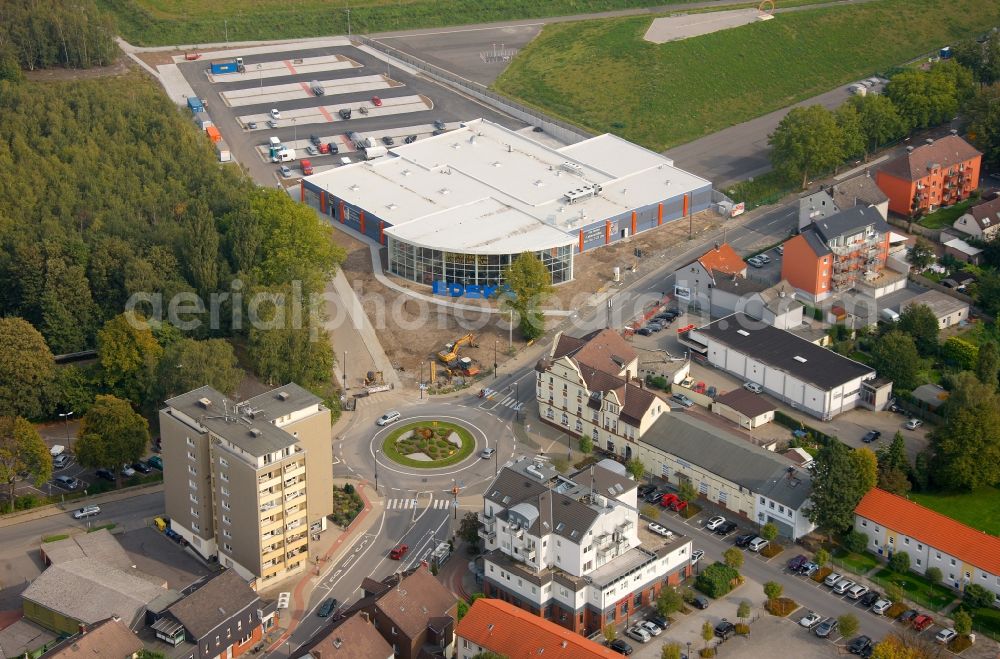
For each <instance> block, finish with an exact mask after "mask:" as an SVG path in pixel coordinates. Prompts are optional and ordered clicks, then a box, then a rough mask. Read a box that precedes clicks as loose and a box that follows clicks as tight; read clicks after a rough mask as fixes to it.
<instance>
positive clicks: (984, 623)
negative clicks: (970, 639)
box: [972, 608, 1000, 640]
mask: <svg viewBox="0 0 1000 659" xmlns="http://www.w3.org/2000/svg"><path fill="white" fill-rule="evenodd" d="M972 628H973V629H975V630H976V631H980V632H983V633H984V634H987V635H989V636H991V637H992V638H994V639H997V640H1000V610H998V609H994V608H986V609H975V610H974V611H972Z"/></svg>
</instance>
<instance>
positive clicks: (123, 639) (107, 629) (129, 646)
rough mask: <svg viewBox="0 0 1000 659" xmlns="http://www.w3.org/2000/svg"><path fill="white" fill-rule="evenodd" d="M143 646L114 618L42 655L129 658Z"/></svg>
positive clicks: (51, 657) (74, 658)
mask: <svg viewBox="0 0 1000 659" xmlns="http://www.w3.org/2000/svg"><path fill="white" fill-rule="evenodd" d="M143 647H145V646H144V645H143V643H142V641H140V640H139V637H138V636H136V635H135V634H134V633H133V632H132V630H131V629H129V628H128V627H127V626H126V625H125V623H123V622H122V621H121V620H116V619H115V618H108V619H107V620H102V621H101V622H98V623H97V624H95V625H93V626H91V627H89V628H85V629H84V630H83V631H82V632H81V633H79V634H77V635H76V636H71V637H70V638H68V639H66V640H65V641H63V642H62V643H60V644H59V645H57V646H55V647H54V648H52V649H51V650H49V651H48V652H46V653H45V654H43V655H42V657H43V658H44V659H101V657H114V659H119V658H123V657H131V656H132V655H133V654H135V653H136V652H139V651H140V650H142V649H143Z"/></svg>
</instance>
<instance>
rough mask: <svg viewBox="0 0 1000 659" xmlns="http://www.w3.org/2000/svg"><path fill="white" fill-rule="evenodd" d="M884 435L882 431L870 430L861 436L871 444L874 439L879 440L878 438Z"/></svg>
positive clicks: (866, 442)
mask: <svg viewBox="0 0 1000 659" xmlns="http://www.w3.org/2000/svg"><path fill="white" fill-rule="evenodd" d="M881 436H882V433H881V432H879V431H878V430H869V431H868V432H867V433H865V436H864V437H862V438H861V441H863V442H864V443H865V444H871V443H872V442H874V441H878V438H879V437H881Z"/></svg>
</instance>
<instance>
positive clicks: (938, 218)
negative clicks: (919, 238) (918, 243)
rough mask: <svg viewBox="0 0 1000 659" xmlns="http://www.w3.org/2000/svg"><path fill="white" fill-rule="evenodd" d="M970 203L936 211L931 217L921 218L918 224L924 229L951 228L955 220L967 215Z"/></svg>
mask: <svg viewBox="0 0 1000 659" xmlns="http://www.w3.org/2000/svg"><path fill="white" fill-rule="evenodd" d="M970 203H971V202H970V201H968V200H965V201H963V202H961V203H958V204H955V205H954V206H949V207H948V208H942V209H940V210H936V211H934V212H933V213H931V214H930V215H925V216H924V217H922V218H920V222H918V224H919V225H920V226H922V227H927V228H928V229H944V228H946V227H950V226H951V225H953V224H954V223H955V220H957V219H958V218H959V217H960V216H961V215H963V214H965V211H966V210H968V208H969V204H970Z"/></svg>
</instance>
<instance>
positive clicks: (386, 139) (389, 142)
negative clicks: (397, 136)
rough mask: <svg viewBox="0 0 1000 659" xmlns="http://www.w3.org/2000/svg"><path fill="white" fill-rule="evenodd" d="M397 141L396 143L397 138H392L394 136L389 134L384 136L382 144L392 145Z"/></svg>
mask: <svg viewBox="0 0 1000 659" xmlns="http://www.w3.org/2000/svg"><path fill="white" fill-rule="evenodd" d="M395 143H396V140H394V139H392V137H391V136H389V135H386V136H385V137H383V138H382V144H384V145H386V146H392V145H393V144H395Z"/></svg>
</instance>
